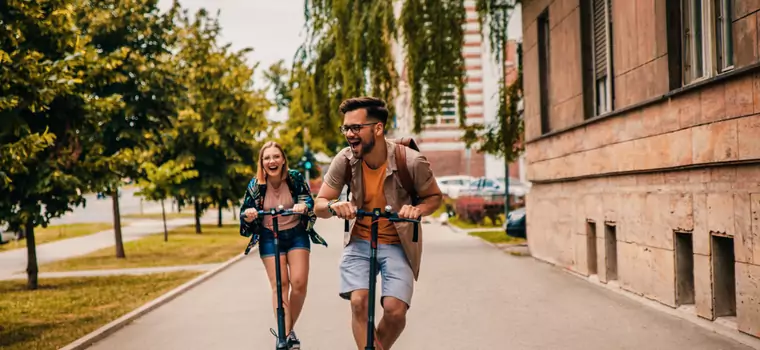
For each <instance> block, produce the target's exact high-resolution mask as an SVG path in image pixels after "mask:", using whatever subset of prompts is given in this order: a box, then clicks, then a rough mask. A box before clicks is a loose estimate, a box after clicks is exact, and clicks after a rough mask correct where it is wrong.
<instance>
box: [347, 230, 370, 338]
mask: <svg viewBox="0 0 760 350" xmlns="http://www.w3.org/2000/svg"><path fill="white" fill-rule="evenodd" d="M369 255H370V252H369V242H367V241H363V240H356V241H352V242H351V243H350V244H349V245H348V246H346V248H345V249H344V250H343V257H342V258H341V262H340V281H341V282H340V296H341V297H342V298H343V299H346V300H350V302H351V329H352V331H353V334H354V341H355V342H356V347H357V349H359V350H363V349H364V347H365V343H366V341H367V305H368V304H367V299H368V297H369Z"/></svg>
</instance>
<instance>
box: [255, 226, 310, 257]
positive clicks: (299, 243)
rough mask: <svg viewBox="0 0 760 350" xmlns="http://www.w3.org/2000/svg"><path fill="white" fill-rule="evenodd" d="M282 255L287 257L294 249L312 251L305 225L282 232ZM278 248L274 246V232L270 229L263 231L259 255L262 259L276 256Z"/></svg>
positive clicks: (280, 236)
mask: <svg viewBox="0 0 760 350" xmlns="http://www.w3.org/2000/svg"><path fill="white" fill-rule="evenodd" d="M278 238H279V239H280V242H279V244H280V255H287V254H288V252H290V251H291V250H293V249H305V250H308V251H311V240H310V239H309V234H308V233H306V230H305V229H304V228H303V225H300V224H299V225H297V226H296V227H293V228H290V229H287V230H280V235H279V237H278ZM275 250H276V247H275V246H274V232H272V231H271V230H269V229H263V230H261V237H260V240H259V255H260V256H261V257H262V258H266V257H270V256H274V255H275V253H274V252H275Z"/></svg>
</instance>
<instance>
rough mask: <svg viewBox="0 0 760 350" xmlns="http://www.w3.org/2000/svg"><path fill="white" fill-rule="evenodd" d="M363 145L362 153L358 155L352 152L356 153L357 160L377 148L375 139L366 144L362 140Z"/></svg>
mask: <svg viewBox="0 0 760 350" xmlns="http://www.w3.org/2000/svg"><path fill="white" fill-rule="evenodd" d="M361 145H362V150H361V152H359V153H357V152H356V151H353V150H352V152H354V156H355V157H357V158H362V157H363V156H364V155H365V154H369V152H372V150H373V149H374V148H375V138H374V137H372V138H370V139H369V141H367V142H364V139H362V143H361Z"/></svg>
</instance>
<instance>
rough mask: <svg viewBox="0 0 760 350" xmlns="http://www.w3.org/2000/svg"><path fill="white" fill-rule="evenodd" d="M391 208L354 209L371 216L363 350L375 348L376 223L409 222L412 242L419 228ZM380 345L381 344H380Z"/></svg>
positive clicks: (361, 214) (360, 214)
mask: <svg viewBox="0 0 760 350" xmlns="http://www.w3.org/2000/svg"><path fill="white" fill-rule="evenodd" d="M392 210H393V208H392V207H391V206H390V205H388V206H386V207H385V212H381V211H380V208H375V209H373V210H372V211H371V212H370V211H364V210H361V209H357V210H356V216H357V217H358V218H361V217H365V216H369V217H372V227H371V232H372V233H371V235H372V238H371V242H370V260H369V300H368V305H367V306H368V314H369V315H368V317H367V345H366V346H365V347H364V350H375V289H376V284H377V224H378V221H379V220H381V219H383V220H388V221H392V222H411V223H413V224H414V231H413V234H412V242H415V243H416V242H417V235H418V230H419V223H420V220H419V219H418V220H414V219H402V218H399V217H398V213H394V212H392ZM380 345H381V346H382V344H380Z"/></svg>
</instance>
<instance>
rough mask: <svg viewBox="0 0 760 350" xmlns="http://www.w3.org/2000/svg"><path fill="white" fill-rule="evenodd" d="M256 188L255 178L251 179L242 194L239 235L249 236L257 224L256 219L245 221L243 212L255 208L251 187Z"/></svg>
mask: <svg viewBox="0 0 760 350" xmlns="http://www.w3.org/2000/svg"><path fill="white" fill-rule="evenodd" d="M254 188H256V179H255V178H254V179H252V180H251V182H250V183H249V184H248V187H247V188H246V191H245V195H244V196H243V205H242V206H240V216H239V219H240V235H241V236H244V237H250V236H251V235H252V234H253V233H254V231H255V229H256V227H257V226H258V220H253V221H251V222H246V221H245V219H243V217H244V213H245V211H246V209H249V208H255V207H256V206H255V200H254V198H253V195H252V192H253V189H254Z"/></svg>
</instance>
